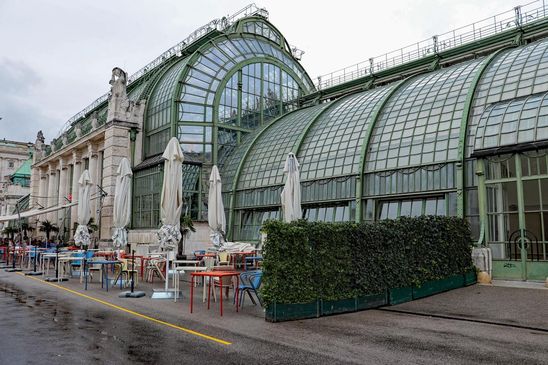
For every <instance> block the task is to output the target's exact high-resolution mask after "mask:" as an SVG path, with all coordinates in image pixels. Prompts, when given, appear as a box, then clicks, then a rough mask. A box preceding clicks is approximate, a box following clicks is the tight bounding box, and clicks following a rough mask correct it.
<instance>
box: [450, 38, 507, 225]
mask: <svg viewBox="0 0 548 365" xmlns="http://www.w3.org/2000/svg"><path fill="white" fill-rule="evenodd" d="M505 50H506V48H502V49H499V50H498V51H496V52H494V53H492V54H491V55H490V56H489V57H487V58H486V59H485V60H484V61H483V64H482V65H481V66H480V67H479V69H478V71H477V72H476V75H475V76H474V79H473V80H472V82H471V84H470V88H469V89H468V93H467V95H466V99H465V101H464V109H463V111H462V119H461V123H460V131H459V146H458V158H459V162H458V163H457V170H456V175H457V176H456V178H457V181H456V183H457V216H458V217H461V218H463V217H464V188H465V186H464V182H465V181H464V180H465V176H466V171H465V166H464V165H465V159H466V136H467V135H466V132H467V130H468V121H469V120H470V111H471V109H472V102H473V101H474V95H475V94H476V90H477V88H478V85H479V81H480V79H481V77H482V76H483V74H484V73H485V71H486V70H487V68H488V67H489V65H490V64H491V63H492V61H493V60H494V59H495V58H496V57H497V56H498V55H499V54H500V53H501V52H503V51H505ZM478 196H479V195H478Z"/></svg>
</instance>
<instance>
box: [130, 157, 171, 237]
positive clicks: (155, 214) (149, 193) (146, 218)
mask: <svg viewBox="0 0 548 365" xmlns="http://www.w3.org/2000/svg"><path fill="white" fill-rule="evenodd" d="M163 178H164V175H163V169H162V167H161V165H159V166H155V167H153V168H149V169H146V170H140V171H135V172H134V173H133V201H132V205H131V207H132V223H131V226H132V228H151V227H154V228H156V227H159V224H160V194H161V192H162V181H163Z"/></svg>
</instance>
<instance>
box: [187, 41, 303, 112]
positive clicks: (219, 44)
mask: <svg viewBox="0 0 548 365" xmlns="http://www.w3.org/2000/svg"><path fill="white" fill-rule="evenodd" d="M254 58H255V59H257V61H256V62H258V59H267V60H268V59H269V60H271V61H276V62H281V63H282V64H284V65H285V66H286V67H287V68H288V69H289V70H291V72H293V73H294V74H295V79H296V80H298V81H299V82H301V83H302V85H303V86H304V92H305V93H308V92H310V91H312V90H314V85H313V84H312V81H311V80H310V78H309V77H308V75H307V74H306V72H305V71H304V69H303V68H302V67H301V66H300V65H299V63H298V62H297V61H295V60H294V59H293V58H292V57H291V56H290V55H288V54H286V53H285V52H283V51H282V50H281V49H280V48H279V46H278V45H274V44H272V43H270V41H268V40H267V39H265V38H263V37H261V36H255V35H252V34H242V35H237V34H231V35H226V36H220V37H218V38H216V39H215V40H214V41H213V42H212V43H210V44H208V45H207V47H206V48H204V49H202V50H200V51H198V52H197V57H195V58H194V59H192V60H191V61H190V62H189V68H188V72H187V73H186V76H185V77H184V79H183V83H182V88H181V95H180V103H179V121H181V122H212V118H213V101H214V98H215V94H216V92H217V90H218V87H219V85H220V83H221V81H222V80H223V79H224V78H225V77H226V76H227V74H228V73H229V72H230V71H231V70H232V69H233V68H234V67H235V66H236V64H238V63H240V62H244V61H247V60H250V59H254Z"/></svg>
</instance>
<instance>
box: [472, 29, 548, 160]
mask: <svg viewBox="0 0 548 365" xmlns="http://www.w3.org/2000/svg"><path fill="white" fill-rule="evenodd" d="M547 51H548V39H545V40H542V41H538V42H535V43H531V44H529V45H527V46H524V47H519V48H515V49H511V50H508V51H504V52H502V53H501V54H499V55H498V56H496V58H495V59H494V60H493V61H492V62H491V64H490V65H489V66H488V68H487V70H486V71H485V73H484V74H483V76H482V77H481V79H480V81H479V83H478V86H477V89H476V93H475V97H474V101H473V103H472V111H471V115H470V120H469V122H468V131H467V136H468V138H467V142H466V147H467V156H469V155H470V154H471V153H472V152H473V148H474V141H475V136H476V128H477V127H478V124H479V122H480V119H481V116H482V114H483V112H484V111H485V108H486V107H488V106H489V105H490V104H494V103H498V102H501V101H504V100H511V99H515V98H520V97H524V96H528V95H531V94H536V93H543V92H546V91H548V57H547V54H546V52H547Z"/></svg>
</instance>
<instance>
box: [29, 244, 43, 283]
mask: <svg viewBox="0 0 548 365" xmlns="http://www.w3.org/2000/svg"><path fill="white" fill-rule="evenodd" d="M36 261H38V246H34V271H31V272H27V273H25V275H30V276H37V275H42V272H41V271H36Z"/></svg>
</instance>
